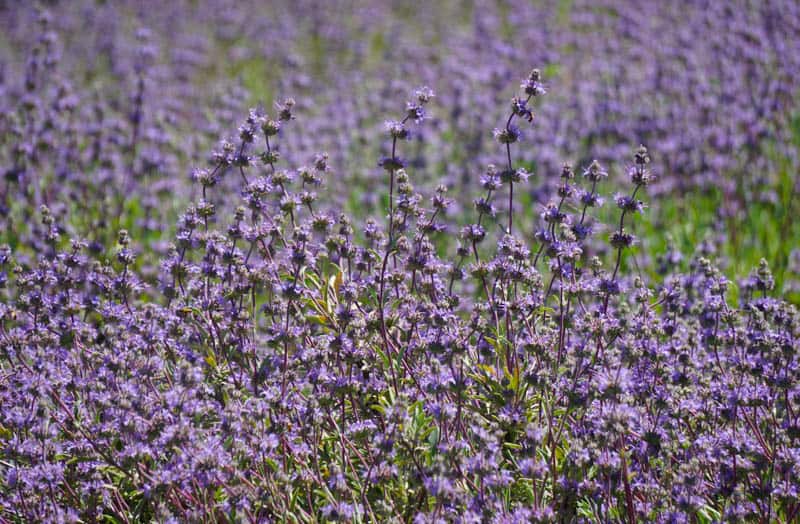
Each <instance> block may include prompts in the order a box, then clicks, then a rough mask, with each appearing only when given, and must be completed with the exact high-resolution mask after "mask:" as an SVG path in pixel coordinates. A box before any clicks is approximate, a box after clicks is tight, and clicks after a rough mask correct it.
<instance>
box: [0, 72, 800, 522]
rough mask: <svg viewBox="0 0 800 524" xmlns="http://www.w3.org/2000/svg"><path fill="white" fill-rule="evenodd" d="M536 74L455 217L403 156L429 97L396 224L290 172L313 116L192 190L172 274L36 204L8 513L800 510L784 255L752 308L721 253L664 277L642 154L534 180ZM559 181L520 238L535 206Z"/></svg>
mask: <svg viewBox="0 0 800 524" xmlns="http://www.w3.org/2000/svg"><path fill="white" fill-rule="evenodd" d="M542 82H543V81H542V76H541V73H540V72H539V71H538V70H534V71H533V72H531V73H530V74H529V75H528V76H527V77H525V79H524V80H523V81H522V84H521V87H520V93H518V95H517V96H515V97H514V98H512V99H511V101H510V103H509V106H508V107H507V111H508V112H507V117H506V118H505V119H504V120H503V121H502V122H500V125H499V127H497V128H496V129H495V130H494V137H495V139H496V142H497V155H496V156H497V162H496V163H495V164H494V165H488V166H485V167H484V168H483V169H482V172H481V173H476V174H475V178H476V179H479V182H478V184H476V185H480V190H481V194H479V195H477V196H476V197H475V200H474V210H473V211H469V210H463V211H462V213H463V215H462V216H459V217H453V216H451V214H450V211H451V209H452V205H451V204H452V202H451V199H450V197H448V189H451V190H452V189H453V188H447V187H445V186H444V185H441V186H438V187H436V188H434V189H433V190H432V191H430V193H429V195H428V198H425V197H423V196H422V194H421V193H420V191H419V190H418V188H417V187H415V172H414V167H413V165H411V163H409V162H407V161H406V160H404V158H403V153H404V149H405V147H406V141H407V140H408V138H409V137H410V136H411V135H412V134H414V133H415V132H416V131H417V129H418V128H419V127H420V126H424V125H425V121H426V119H427V117H428V111H429V107H430V106H431V105H432V104H433V103H434V102H435V98H434V93H433V92H432V91H431V90H430V89H428V88H421V89H419V90H416V91H415V92H413V93H412V96H411V97H410V98H409V100H408V101H407V102H406V104H405V106H400V107H399V108H398V112H397V113H396V115H395V116H394V120H390V121H388V122H387V123H386V136H385V139H384V142H385V146H386V151H387V153H386V155H385V156H384V157H383V158H381V159H380V161H379V167H380V168H381V169H382V170H383V173H384V175H383V181H384V184H385V188H384V191H385V194H386V196H387V198H386V200H385V201H386V204H387V205H386V210H387V215H386V219H385V220H383V221H381V220H364V221H357V220H353V219H352V218H351V217H350V216H348V215H347V214H345V213H341V212H339V211H338V210H336V209H335V207H333V206H332V205H330V204H328V203H326V202H325V199H324V198H321V196H322V195H324V194H325V192H326V191H327V190H326V189H325V187H326V186H331V185H334V186H335V185H336V184H337V179H336V174H335V173H332V170H331V167H330V165H329V157H328V155H326V154H325V153H319V154H316V155H313V156H311V157H309V158H308V159H307V162H306V163H305V164H304V165H300V166H290V165H288V163H287V162H286V161H285V160H284V158H283V157H282V155H281V149H280V145H281V140H282V138H283V136H284V135H285V134H290V133H302V132H303V129H302V127H301V126H302V117H298V119H297V121H296V120H295V113H296V105H295V103H294V101H293V100H291V99H287V100H285V101H284V102H282V103H280V104H278V105H276V106H275V107H274V108H272V109H271V110H270V111H269V112H265V111H263V110H252V111H251V112H250V113H249V115H248V116H247V118H246V119H245V121H244V122H243V123H242V124H241V126H240V127H239V129H238V133H237V136H236V138H235V139H232V140H230V141H224V142H222V143H221V144H220V146H219V148H218V149H217V150H216V151H214V153H213V154H212V155H211V157H210V162H209V164H208V165H206V166H204V167H200V168H198V169H197V170H196V171H194V172H193V177H192V178H193V180H194V181H195V184H196V185H197V199H196V201H195V202H194V203H193V204H191V205H190V206H189V207H188V208H187V209H186V210H185V212H184V213H183V214H182V215H181V217H180V219H179V221H178V224H177V232H176V234H175V237H174V240H173V241H172V243H171V244H170V245H169V246H168V248H166V249H165V252H164V255H163V256H162V257H161V258H160V265H159V276H158V277H157V278H156V279H155V280H149V279H147V278H143V277H142V275H140V274H139V271H138V269H137V262H136V259H137V256H138V254H139V252H140V251H141V249H142V246H141V245H140V244H138V243H137V238H135V237H132V236H131V235H130V234H129V233H128V232H127V231H125V230H122V231H119V233H118V237H117V246H116V249H115V250H114V252H113V253H112V254H111V256H109V257H106V258H104V257H98V256H97V255H96V253H92V251H91V249H90V247H91V246H89V245H88V244H87V242H85V241H84V240H82V239H68V238H65V235H64V232H65V230H66V228H64V227H61V224H59V220H58V218H57V217H55V216H54V215H53V214H52V213H51V211H50V210H49V208H48V207H47V206H46V205H42V207H41V208H40V209H39V211H38V214H37V216H36V220H37V221H38V223H36V224H32V225H31V233H30V234H31V235H32V238H35V239H37V242H38V243H37V244H36V245H37V246H42V247H41V248H38V249H37V250H36V256H35V258H30V257H21V258H20V257H17V256H16V255H15V253H14V252H13V251H12V250H11V249H10V248H8V247H4V248H3V250H2V252H0V263H2V271H3V273H2V275H3V278H2V283H3V293H4V295H3V301H2V303H0V340H1V341H2V344H0V348H2V351H0V407H2V409H0V515H2V517H3V519H6V520H9V521H18V522H23V521H74V522H77V521H89V522H92V521H100V520H112V521H118V522H139V521H150V520H158V521H162V520H164V521H167V520H172V521H223V522H224V521H250V522H265V521H291V522H315V521H342V522H405V521H413V522H440V521H441V522H444V521H447V522H449V521H456V522H484V521H489V522H551V521H560V522H569V521H578V522H581V521H583V522H593V521H604V522H607V521H624V522H640V521H663V522H712V521H731V522H738V521H754V520H759V519H761V520H764V521H770V520H775V521H782V522H791V521H794V520H795V519H797V518H798V513H799V512H800V504H799V503H798V495H797V490H798V488H799V487H800V483H799V482H798V479H800V419H799V418H798V417H800V386H799V384H800V361H799V359H798V349H799V348H798V337H800V319H799V318H798V312H797V310H796V309H795V308H794V307H793V306H790V305H789V304H787V303H785V302H783V301H781V300H780V299H779V298H774V297H772V296H771V291H772V289H773V286H774V280H773V278H772V275H771V273H770V270H769V267H768V265H767V263H766V262H764V263H762V264H761V265H760V266H759V267H758V268H756V269H755V270H754V272H753V273H752V275H751V277H750V278H749V279H747V280H746V282H744V283H743V285H742V286H741V289H740V290H739V293H738V301H737V302H735V303H733V302H731V301H730V300H729V290H730V288H731V287H732V286H733V284H732V283H731V282H729V281H728V279H727V278H726V277H725V275H724V274H723V273H722V272H721V271H720V270H719V269H718V268H717V267H716V266H715V263H714V255H713V250H712V249H711V248H710V247H709V248H708V249H706V250H701V251H700V252H698V253H696V254H694V255H693V256H692V257H691V258H690V259H689V262H688V268H689V270H688V271H685V272H680V271H679V266H680V263H681V258H682V256H683V255H681V254H680V253H678V252H676V251H672V250H671V251H668V252H666V253H651V255H652V256H651V258H653V259H654V260H655V259H657V260H656V261H657V262H658V265H659V268H658V269H659V274H660V277H659V278H658V279H652V278H649V277H648V276H647V273H642V272H640V271H639V270H638V269H637V267H636V264H633V263H631V259H632V255H633V254H634V252H635V251H636V250H639V251H646V250H647V249H648V246H647V245H646V244H645V243H639V242H638V241H637V239H636V237H635V236H634V235H633V233H632V232H631V231H632V230H633V224H634V223H635V221H639V220H642V218H641V217H640V215H642V214H643V213H644V211H645V208H646V206H645V203H644V201H643V199H644V198H646V193H647V187H648V185H649V184H650V183H651V182H652V181H653V180H654V175H653V172H652V171H651V159H650V155H649V152H648V150H647V149H646V148H645V147H643V146H640V147H638V148H636V149H635V150H634V151H633V154H632V156H631V158H630V160H629V161H628V162H627V166H628V167H627V178H628V180H629V183H628V186H627V187H616V188H613V187H610V185H611V184H610V183H609V182H608V181H607V175H608V173H607V172H606V170H605V169H604V168H603V166H602V165H600V163H598V162H596V161H595V162H591V163H588V164H587V165H580V166H575V167H573V166H570V165H568V164H565V165H564V166H563V168H562V169H561V171H560V172H553V173H550V172H529V171H527V170H526V169H524V168H522V167H521V166H520V165H518V163H517V162H515V158H516V156H515V153H516V150H517V149H519V146H520V143H521V141H522V138H523V136H524V135H525V134H526V132H527V131H528V129H529V128H530V127H531V126H532V125H536V121H537V117H536V116H535V111H536V110H535V103H536V101H537V100H538V99H539V98H540V97H542V96H544V95H545V88H544V85H543V83H542ZM124 147H127V146H124ZM532 147H534V148H535V144H533V145H532ZM545 179H548V180H550V181H551V183H552V182H556V183H555V185H556V187H557V189H556V192H555V193H554V194H553V195H552V198H551V200H550V202H549V203H548V204H547V205H545V206H543V207H542V208H541V210H540V225H539V227H538V228H537V229H536V231H535V232H534V233H529V232H525V231H523V230H522V229H521V228H520V227H518V225H517V224H516V223H515V221H514V216H515V214H516V213H519V208H520V204H519V203H518V202H517V201H516V200H515V191H516V194H517V195H518V194H519V189H520V187H521V186H523V185H524V184H536V183H538V182H541V181H544V180H545ZM229 187H236V188H237V189H236V191H237V192H238V200H239V201H238V204H237V205H235V206H229V205H228V203H229V200H228V199H227V195H225V194H224V191H222V190H221V188H229ZM427 189H428V188H425V190H427ZM457 189H458V190H459V191H467V190H472V189H473V188H472V187H469V188H468V187H459V188H457ZM614 190H616V191H617V192H616V193H615V194H614V195H613V197H611V198H610V202H608V203H607V202H606V200H608V199H607V197H606V196H605V195H608V194H609V193H610V192H613V191H614ZM498 202H503V205H502V206H500V208H498V205H497V204H498ZM604 205H605V206H607V207H612V208H614V209H615V211H614V214H613V220H612V221H611V222H610V223H603V222H602V221H601V220H600V216H601V214H600V211H599V208H601V206H604ZM457 222H460V223H462V224H465V225H463V226H462V227H460V228H455V227H454V226H453V224H455V223H457ZM454 236H456V237H457V239H456V241H448V239H452V238H453V237H454ZM151 282H157V285H154V284H151Z"/></svg>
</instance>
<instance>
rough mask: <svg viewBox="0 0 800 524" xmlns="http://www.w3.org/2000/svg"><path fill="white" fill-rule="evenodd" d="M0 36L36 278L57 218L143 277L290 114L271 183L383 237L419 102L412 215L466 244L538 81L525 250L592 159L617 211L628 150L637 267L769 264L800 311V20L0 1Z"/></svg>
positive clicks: (411, 157) (1, 204) (0, 102)
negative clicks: (226, 157)
mask: <svg viewBox="0 0 800 524" xmlns="http://www.w3.org/2000/svg"><path fill="white" fill-rule="evenodd" d="M0 28H2V31H0V108H1V109H2V111H0V114H1V116H0V172H1V173H2V180H1V181H0V243H8V244H10V245H11V247H12V248H13V249H14V250H15V251H17V252H21V253H25V252H28V253H30V254H31V255H30V256H31V257H33V256H34V254H35V253H37V252H40V249H41V246H38V245H37V244H38V243H41V242H42V241H43V240H42V238H43V236H42V235H41V234H40V232H37V228H40V227H41V226H40V225H39V222H38V218H37V217H38V213H39V208H40V206H41V205H46V206H47V207H48V208H49V209H50V210H51V212H52V214H53V216H54V217H56V222H57V224H58V227H59V228H61V229H63V230H64V231H65V232H66V233H68V234H69V236H80V237H84V238H87V239H88V240H89V241H91V242H92V246H93V249H94V250H95V251H96V253H97V254H98V257H102V256H103V253H105V252H106V251H107V250H108V249H109V248H110V247H111V246H113V244H114V242H115V238H116V232H117V231H118V230H119V229H120V228H127V229H128V230H129V231H130V232H131V236H132V237H133V238H134V239H135V242H136V244H137V246H138V249H139V250H140V251H142V256H140V257H139V262H138V263H139V264H140V265H141V268H140V269H141V270H142V272H143V273H144V274H145V275H146V274H148V272H149V273H150V274H152V275H155V274H156V273H157V267H156V261H157V259H158V256H159V255H160V254H163V253H164V252H165V250H166V248H167V246H168V244H169V242H170V241H171V239H172V232H173V231H174V228H173V226H174V223H175V220H176V217H177V216H178V214H179V213H180V212H181V211H182V210H183V209H184V208H185V206H186V205H187V204H189V203H190V202H192V201H194V200H196V199H197V198H198V188H197V187H196V186H195V184H193V182H192V180H191V173H192V170H193V168H198V167H204V166H206V165H207V164H208V161H209V158H210V156H211V154H212V153H213V151H214V149H215V148H218V147H220V141H221V140H224V139H226V138H230V139H231V140H232V141H235V139H236V137H237V127H238V125H239V124H240V123H241V122H242V121H243V120H244V118H245V117H246V116H247V111H248V108H251V107H260V108H263V110H265V111H266V112H267V113H274V104H275V103H276V102H280V101H282V100H283V99H284V98H285V97H293V98H294V99H295V100H296V111H295V113H296V116H297V121H296V122H294V123H293V124H292V125H291V128H290V129H287V130H286V131H285V132H282V134H281V136H280V137H279V139H278V142H279V146H278V147H279V148H280V152H281V154H282V156H283V158H284V166H286V167H293V168H297V167H299V166H301V165H303V164H305V163H308V162H311V161H312V159H313V156H314V154H316V153H320V152H326V153H328V155H329V163H330V165H331V167H332V174H331V175H330V177H329V178H328V180H326V182H325V190H324V196H325V199H324V200H325V201H326V205H328V206H329V209H331V210H338V209H342V210H345V211H346V212H348V213H351V214H352V215H354V216H355V217H357V218H368V217H372V218H374V219H376V220H378V221H382V220H385V214H386V206H387V200H386V199H387V197H386V193H387V187H386V186H387V183H386V180H384V176H385V172H384V171H382V170H380V169H379V168H378V167H377V161H378V159H379V158H380V156H381V154H385V153H386V151H385V148H386V146H387V140H386V138H385V133H384V129H383V128H384V122H385V121H387V120H391V119H395V118H399V117H401V116H402V114H403V111H404V107H405V106H404V103H405V101H406V99H407V97H408V96H409V93H410V91H411V90H412V89H413V88H415V87H418V86H422V85H427V86H429V87H430V88H432V89H433V90H434V91H435V93H436V98H435V100H434V102H433V103H432V104H431V109H430V113H431V116H430V119H429V120H428V121H427V122H425V123H423V125H421V126H416V127H415V131H416V133H415V135H414V136H413V137H412V138H411V140H410V143H408V144H404V145H403V147H402V149H403V154H404V155H405V157H406V160H407V161H408V162H409V167H408V171H409V174H410V176H411V179H412V182H413V184H414V186H415V189H416V190H417V191H418V192H419V193H420V194H422V195H423V196H426V197H428V196H430V195H432V194H433V192H434V189H435V188H436V186H437V185H438V184H445V185H447V186H448V187H449V188H450V189H451V191H450V192H451V195H452V196H453V198H455V199H456V200H457V203H458V206H457V209H456V210H455V212H453V213H452V214H451V216H450V217H449V219H448V220H449V221H450V222H449V223H450V227H451V228H452V231H453V232H454V234H455V233H456V232H457V231H458V226H459V225H460V224H462V223H466V222H468V221H469V220H470V219H471V217H472V216H473V210H472V201H473V199H474V198H476V197H478V196H479V194H480V193H481V190H480V186H479V178H480V175H481V174H483V173H484V172H485V171H486V169H487V166H488V165H489V164H492V163H498V164H499V163H502V162H503V161H504V156H503V155H504V150H503V149H502V148H501V147H500V146H499V145H498V144H497V143H496V142H494V141H493V139H492V130H493V128H495V127H501V126H502V125H504V123H505V122H504V115H507V114H508V111H509V102H510V99H511V97H512V96H514V95H516V94H517V93H518V91H519V84H520V81H521V80H522V79H524V78H525V77H526V76H527V75H528V73H529V71H530V70H531V68H533V67H538V68H540V69H541V71H542V75H543V81H544V84H545V86H546V88H547V91H548V93H547V94H546V95H545V96H544V97H541V98H540V99H538V100H537V102H536V106H535V111H534V113H535V118H534V121H533V123H532V125H530V126H528V125H525V126H522V127H523V129H522V132H523V141H522V142H521V144H519V146H518V147H517V146H515V151H514V154H515V163H516V164H518V165H521V166H525V167H526V168H527V169H528V170H529V171H530V172H532V173H533V176H532V177H531V178H530V179H529V181H528V182H527V184H526V185H525V186H524V188H523V189H521V190H519V189H518V191H519V192H520V195H519V200H518V201H517V202H518V203H517V204H516V206H517V207H516V213H517V215H516V216H518V217H519V218H515V224H519V226H518V227H519V228H520V231H522V232H523V233H524V234H525V235H526V237H528V238H530V237H532V235H533V232H534V231H535V229H536V226H537V224H538V222H539V215H540V213H541V211H542V209H543V206H544V204H546V203H547V202H548V201H549V200H551V199H552V198H554V197H555V187H556V184H557V183H558V175H559V173H560V171H561V166H562V164H563V163H565V162H569V163H571V164H572V165H573V166H574V167H575V170H576V171H577V172H579V173H580V172H582V171H583V169H585V168H586V167H587V166H588V164H589V162H591V160H592V159H598V160H599V161H600V162H601V163H602V164H603V165H604V166H605V167H606V168H607V169H608V171H609V173H610V177H609V179H608V181H607V182H606V183H604V187H601V188H600V189H601V191H602V192H603V193H605V195H606V196H608V197H610V196H611V195H613V194H614V193H616V192H618V191H619V192H627V191H629V186H630V182H629V181H628V180H626V175H625V171H626V167H627V166H628V165H629V164H630V163H631V162H632V158H633V151H634V150H635V148H636V147H637V146H638V145H639V144H640V143H641V144H645V145H646V146H647V147H648V148H649V150H650V152H651V156H652V158H653V163H652V167H653V171H654V173H655V174H656V175H657V176H658V182H657V183H656V184H655V185H654V186H653V187H652V188H650V189H649V191H648V194H647V196H646V202H647V205H648V208H647V210H646V212H645V216H644V218H643V219H639V220H636V221H634V224H633V226H632V228H633V232H634V233H635V234H636V235H637V236H638V237H639V238H640V246H639V248H638V249H637V250H636V255H635V256H634V257H631V261H630V262H629V263H630V264H636V265H637V267H638V269H639V271H645V272H649V273H657V272H658V271H659V265H660V264H659V262H662V263H663V262H664V260H667V259H670V258H671V259H672V261H673V262H676V263H679V264H681V263H686V262H683V261H682V259H681V258H680V257H679V256H678V255H677V253H679V252H682V253H684V254H689V253H692V252H695V251H702V252H704V253H707V254H708V255H709V256H714V257H716V258H718V259H719V260H720V261H721V264H722V265H723V267H725V268H726V269H727V273H728V275H729V276H731V277H732V278H744V277H746V276H747V275H748V273H749V272H750V270H751V269H752V268H753V267H754V266H756V265H757V264H758V261H759V260H760V259H761V258H765V259H766V260H767V261H768V262H769V263H770V265H771V266H772V269H773V272H774V274H775V276H776V281H777V282H776V283H777V287H778V288H779V289H781V290H782V292H783V293H784V294H785V295H786V296H787V297H788V298H789V299H790V300H792V301H794V302H798V301H800V284H798V280H799V279H800V249H798V246H800V221H798V220H797V219H796V217H797V216H798V214H799V213H800V204H799V203H798V201H797V200H798V198H797V193H798V190H799V189H800V175H798V151H800V112H799V111H798V109H800V106H798V99H799V96H800V92H799V91H800V82H798V79H799V78H800V53H798V52H797V50H798V49H800V3H798V2H796V1H794V0H776V1H752V2H748V1H742V0H740V1H734V2H720V1H701V0H696V1H687V2H663V1H656V0H653V1H625V0H598V1H595V0H593V1H582V0H557V1H556V0H554V1H552V2H530V1H522V0H507V1H498V2H494V1H492V2H489V1H487V2H475V1H464V2H419V3H416V2H392V1H384V0H376V1H370V2H366V1H343V0H332V1H326V2H310V1H305V0H299V1H291V2H283V1H280V2H260V1H247V0H243V1H239V0H237V1H234V0H215V1H212V0H204V1H190V0H175V1H170V2H163V1H158V2H156V1H150V0H138V1H129V2H110V1H109V2H105V1H97V0H73V1H69V2H43V3H40V4H37V3H34V2H30V3H28V2H0ZM238 182H239V181H238V180H237V179H235V178H234V177H229V179H228V180H226V181H225V184H226V185H225V187H224V188H223V190H222V191H218V192H217V197H216V198H218V199H219V202H217V204H218V205H219V206H225V205H226V199H227V198H229V199H230V202H234V201H235V200H236V198H237V195H238V192H239V189H240V187H239V183H238ZM226 195H227V196H226ZM501 205H502V204H501ZM608 207H610V206H607V208H608ZM503 211H504V210H503V209H501V213H502V212H503ZM605 212H608V213H614V210H613V209H606V211H602V212H601V213H605ZM609 216H610V215H609ZM499 223H502V221H501V220H500V221H499ZM498 228H499V226H498ZM45 237H46V235H45ZM602 237H603V239H604V237H605V236H602ZM443 249H453V247H452V246H443ZM686 259H687V260H688V257H686ZM734 293H735V289H734Z"/></svg>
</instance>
